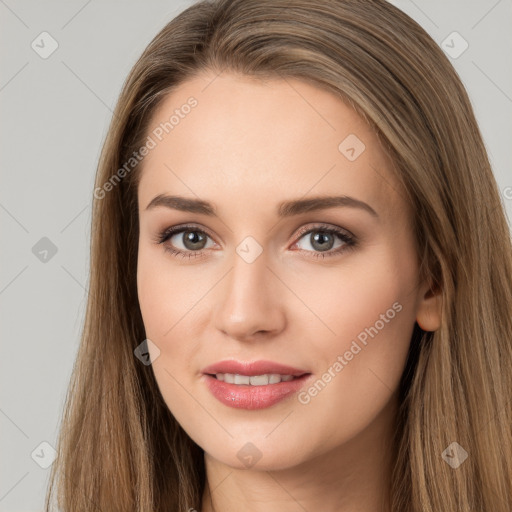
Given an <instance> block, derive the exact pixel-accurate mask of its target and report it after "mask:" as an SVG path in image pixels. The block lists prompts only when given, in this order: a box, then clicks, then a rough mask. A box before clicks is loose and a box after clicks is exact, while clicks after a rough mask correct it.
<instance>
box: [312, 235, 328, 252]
mask: <svg viewBox="0 0 512 512" xmlns="http://www.w3.org/2000/svg"><path fill="white" fill-rule="evenodd" d="M312 238H313V243H312V244H311V245H312V246H313V247H315V248H318V249H320V250H327V249H330V248H331V247H332V235H331V234H330V233H326V232H325V231H319V232H317V233H316V234H315V235H313V237H312ZM329 239H331V240H330V242H331V243H330V244H329ZM319 240H320V242H319ZM322 241H323V243H322ZM325 242H327V245H328V246H329V247H326V244H325Z"/></svg>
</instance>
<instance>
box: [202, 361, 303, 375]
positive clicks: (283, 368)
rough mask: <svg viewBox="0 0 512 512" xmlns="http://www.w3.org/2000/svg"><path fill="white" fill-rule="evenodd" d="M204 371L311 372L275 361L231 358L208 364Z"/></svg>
mask: <svg viewBox="0 0 512 512" xmlns="http://www.w3.org/2000/svg"><path fill="white" fill-rule="evenodd" d="M203 373H204V374H210V375H213V374H216V373H233V374H238V375H248V376H254V375H265V374H269V373H275V374H279V375H293V376H294V377H300V376H301V375H304V374H306V373H309V372H307V371H305V370H300V369H299V368H293V367H292V366H287V365H284V364H280V363H275V362H274V361H235V360H232V359H230V360H225V361H219V362H218V363H214V364H212V365H210V366H207V367H206V368H204V369H203Z"/></svg>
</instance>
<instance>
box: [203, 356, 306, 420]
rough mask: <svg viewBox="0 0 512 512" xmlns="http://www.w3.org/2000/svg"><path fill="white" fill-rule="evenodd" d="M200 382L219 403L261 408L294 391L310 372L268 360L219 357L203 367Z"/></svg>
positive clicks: (299, 387) (282, 398)
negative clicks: (226, 359)
mask: <svg viewBox="0 0 512 512" xmlns="http://www.w3.org/2000/svg"><path fill="white" fill-rule="evenodd" d="M202 373H203V379H202V380H203V382H204V383H205V384H206V386H207V388H208V390H209V391H210V393H211V394H212V395H213V396H214V397H215V398H216V399H217V400H218V401H219V402H221V403H222V404H224V405H226V406H228V407H233V408H237V409H247V410H254V409H264V408H268V407H271V406H273V405H275V404H277V403H278V402H281V401H284V400H285V399H286V398H289V397H291V396H292V395H293V394H295V393H297V392H298V391H299V390H300V389H301V388H302V387H304V386H305V385H306V383H307V382H309V380H310V379H311V378H312V376H313V374H312V373H310V372H307V371H304V370H299V369H297V368H293V367H291V366H285V365H281V364H278V363H274V362H270V361H257V362H252V363H242V362H239V361H233V360H229V361H222V362H220V363H217V364H215V365H212V366H210V367H207V368H205V369H204V370H203V372H202Z"/></svg>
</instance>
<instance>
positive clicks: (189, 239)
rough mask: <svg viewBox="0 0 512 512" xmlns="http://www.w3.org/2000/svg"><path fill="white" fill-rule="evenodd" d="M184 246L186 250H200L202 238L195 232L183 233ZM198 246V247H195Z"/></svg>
mask: <svg viewBox="0 0 512 512" xmlns="http://www.w3.org/2000/svg"><path fill="white" fill-rule="evenodd" d="M184 234H185V242H186V243H185V246H186V247H187V248H188V249H201V248H202V247H201V243H202V242H204V238H205V237H204V236H203V235H202V234H199V233H198V232H197V231H186V232H185V233H184ZM198 245H199V247H197V246H198Z"/></svg>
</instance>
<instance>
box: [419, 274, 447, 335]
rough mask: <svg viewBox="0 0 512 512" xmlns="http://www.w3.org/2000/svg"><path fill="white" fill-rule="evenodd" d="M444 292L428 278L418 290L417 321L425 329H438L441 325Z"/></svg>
mask: <svg viewBox="0 0 512 512" xmlns="http://www.w3.org/2000/svg"><path fill="white" fill-rule="evenodd" d="M442 306H443V294H442V290H441V288H440V287H438V288H434V287H433V286H432V285H431V283H430V282H429V281H428V280H427V281H426V282H425V283H423V285H422V286H421V287H420V289H419V292H418V307H417V311H416V322H417V323H418V325H419V326H420V327H421V328H422V329H423V330H424V331H437V329H439V327H440V326H441V317H442V314H441V312H442Z"/></svg>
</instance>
